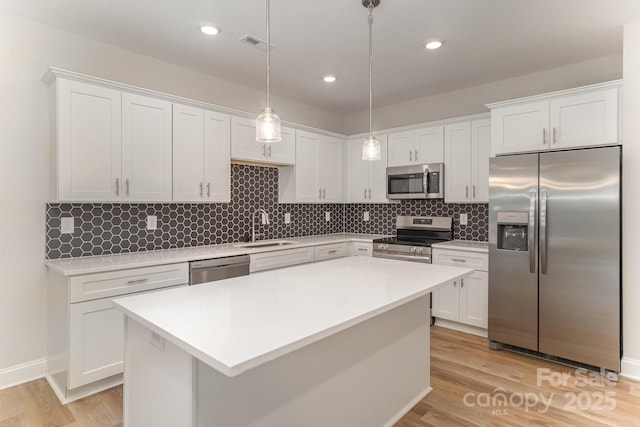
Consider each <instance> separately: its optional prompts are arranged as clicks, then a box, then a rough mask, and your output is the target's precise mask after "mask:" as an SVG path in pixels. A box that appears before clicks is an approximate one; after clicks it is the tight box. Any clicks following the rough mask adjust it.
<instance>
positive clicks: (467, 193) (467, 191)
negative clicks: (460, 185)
mask: <svg viewBox="0 0 640 427" xmlns="http://www.w3.org/2000/svg"><path fill="white" fill-rule="evenodd" d="M465 187H466V190H465V192H466V197H467V199H468V198H469V186H468V185H467V186H465Z"/></svg>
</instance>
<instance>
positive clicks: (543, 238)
mask: <svg viewBox="0 0 640 427" xmlns="http://www.w3.org/2000/svg"><path fill="white" fill-rule="evenodd" d="M540 273H542V274H547V192H546V191H544V190H542V191H541V192H540Z"/></svg>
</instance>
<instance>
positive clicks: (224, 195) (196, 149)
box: [173, 104, 231, 202]
mask: <svg viewBox="0 0 640 427" xmlns="http://www.w3.org/2000/svg"><path fill="white" fill-rule="evenodd" d="M229 123H230V118H229V116H228V115H227V114H222V113H216V112H213V111H207V110H203V109H201V108H195V107H191V106H187V105H180V104H174V105H173V200H174V201H179V202H228V201H229V200H230V198H231V169H230V161H231V160H230V155H229V151H230V146H229V144H230V141H229V135H230V129H229Z"/></svg>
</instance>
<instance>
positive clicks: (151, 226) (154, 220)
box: [147, 215, 158, 230]
mask: <svg viewBox="0 0 640 427" xmlns="http://www.w3.org/2000/svg"><path fill="white" fill-rule="evenodd" d="M157 229H158V217H157V216H155V215H148V216H147V230H157Z"/></svg>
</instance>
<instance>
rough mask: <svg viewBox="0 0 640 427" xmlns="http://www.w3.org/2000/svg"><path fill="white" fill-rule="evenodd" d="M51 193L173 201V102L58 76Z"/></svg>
mask: <svg viewBox="0 0 640 427" xmlns="http://www.w3.org/2000/svg"><path fill="white" fill-rule="evenodd" d="M52 91H53V94H52V96H53V98H54V99H55V108H54V111H53V113H54V120H53V121H52V127H53V129H54V130H53V133H54V137H53V142H54V144H55V146H54V149H53V150H52V152H51V156H52V161H51V173H52V177H51V198H52V199H53V200H56V201H101V202H118V201H126V202H148V201H157V202H162V201H171V174H172V159H171V142H172V141H171V103H169V102H167V101H163V100H159V99H155V98H151V97H146V96H141V95H134V94H130V93H127V92H121V91H118V90H114V89H110V88H106V87H102V86H98V85H92V84H88V83H84V82H77V81H72V80H65V79H56V80H55V84H53V85H52Z"/></svg>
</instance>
